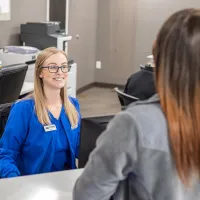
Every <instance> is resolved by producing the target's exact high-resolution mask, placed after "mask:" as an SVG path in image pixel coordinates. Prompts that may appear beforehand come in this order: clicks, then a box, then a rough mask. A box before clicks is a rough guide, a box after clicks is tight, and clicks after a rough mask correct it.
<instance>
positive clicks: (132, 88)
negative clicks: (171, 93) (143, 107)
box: [124, 66, 156, 100]
mask: <svg viewBox="0 0 200 200" xmlns="http://www.w3.org/2000/svg"><path fill="white" fill-rule="evenodd" d="M124 93H126V94H129V95H131V96H135V97H137V98H139V99H140V100H146V99H148V98H150V97H151V96H153V95H154V94H155V93H156V88H155V82H154V74H153V67H149V66H148V67H145V68H144V69H141V71H139V72H136V73H134V74H132V75H131V76H130V77H129V79H128V80H127V83H126V85H125V89H124Z"/></svg>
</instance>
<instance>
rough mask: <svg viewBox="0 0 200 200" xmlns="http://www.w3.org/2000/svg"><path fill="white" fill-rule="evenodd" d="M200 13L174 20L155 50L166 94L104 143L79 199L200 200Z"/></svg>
mask: <svg viewBox="0 0 200 200" xmlns="http://www.w3.org/2000/svg"><path fill="white" fill-rule="evenodd" d="M199 55H200V10H199V9H185V10H181V11H179V12H176V13H174V14H173V15H172V16H171V17H170V18H169V19H168V20H167V21H166V22H165V23H164V25H163V26H162V28H161V30H160V31H159V33H158V35H157V39H156V44H155V46H154V48H153V56H154V62H155V85H156V89H157V92H158V94H156V95H154V96H153V97H151V98H150V99H148V100H146V101H138V102H136V103H135V104H132V105H130V106H129V107H128V108H127V109H126V110H125V111H123V112H121V113H119V114H118V115H116V116H115V117H114V119H113V120H112V121H111V122H110V123H109V125H108V127H107V129H106V130H105V132H104V133H103V134H102V135H101V136H100V137H99V138H98V140H97V144H96V148H95V149H94V151H93V152H92V153H91V155H90V157H89V161H88V163H87V165H86V167H85V169H84V172H83V174H82V175H81V176H80V177H79V179H78V180H77V182H76V184H75V187H74V193H73V199H74V200H94V199H95V200H109V199H110V198H112V199H113V200H138V199H140V200H150V199H158V200H194V199H195V200H196V199H200V123H199V119H200V103H199V101H200V56H199Z"/></svg>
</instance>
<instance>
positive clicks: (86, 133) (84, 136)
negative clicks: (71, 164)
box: [78, 115, 114, 168]
mask: <svg viewBox="0 0 200 200" xmlns="http://www.w3.org/2000/svg"><path fill="white" fill-rule="evenodd" d="M113 117H114V115H107V116H95V117H85V118H82V119H81V137H80V148H79V158H78V168H83V167H85V165H86V163H87V161H88V157H89V155H90V153H91V151H92V150H93V149H94V148H95V145H96V140H97V138H98V137H99V135H100V134H101V133H102V132H103V131H104V130H105V129H106V127H107V124H108V123H109V121H110V120H111V119H112V118H113Z"/></svg>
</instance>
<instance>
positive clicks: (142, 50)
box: [134, 0, 200, 66]
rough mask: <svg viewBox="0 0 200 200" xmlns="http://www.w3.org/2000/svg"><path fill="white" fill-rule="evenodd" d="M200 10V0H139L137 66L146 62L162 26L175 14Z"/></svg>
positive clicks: (136, 47)
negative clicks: (182, 10)
mask: <svg viewBox="0 0 200 200" xmlns="http://www.w3.org/2000/svg"><path fill="white" fill-rule="evenodd" d="M192 7H196V8H200V1H199V0H190V1H189V0H138V2H137V25H136V46H135V53H134V54H135V58H136V59H135V64H134V65H135V66H139V64H141V63H145V62H146V56H147V55H149V54H151V48H152V43H153V41H154V40H155V38H156V34H157V33H158V31H159V29H160V27H161V25H162V24H163V23H164V21H165V20H166V19H167V18H168V17H169V16H170V15H171V14H172V13H174V12H176V11H178V10H180V9H184V8H192Z"/></svg>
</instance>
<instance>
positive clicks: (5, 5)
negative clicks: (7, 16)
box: [0, 0, 10, 14]
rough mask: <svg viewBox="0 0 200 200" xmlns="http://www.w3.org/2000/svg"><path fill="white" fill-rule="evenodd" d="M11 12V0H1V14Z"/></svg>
mask: <svg viewBox="0 0 200 200" xmlns="http://www.w3.org/2000/svg"><path fill="white" fill-rule="evenodd" d="M9 12H10V0H0V14H2V13H9Z"/></svg>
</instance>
